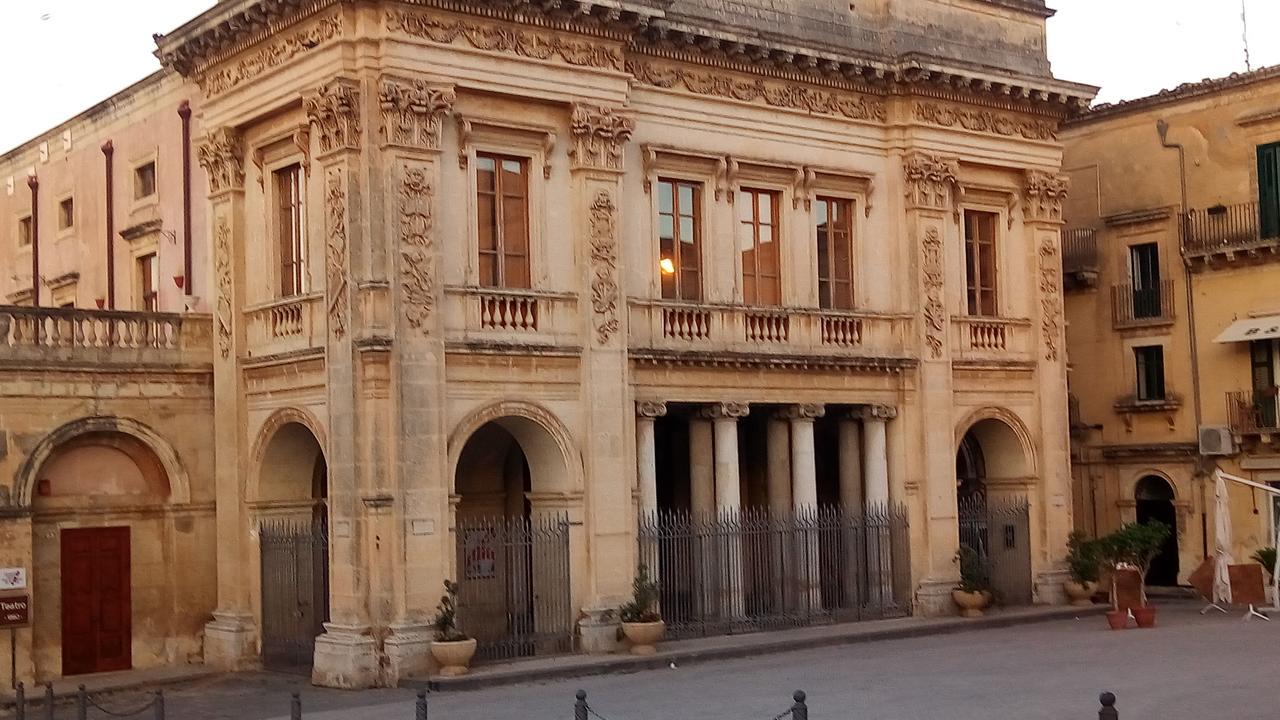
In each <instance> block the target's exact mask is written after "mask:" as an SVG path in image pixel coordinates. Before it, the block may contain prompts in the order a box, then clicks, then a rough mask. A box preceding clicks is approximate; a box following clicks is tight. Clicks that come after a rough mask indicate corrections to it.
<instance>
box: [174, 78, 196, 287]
mask: <svg viewBox="0 0 1280 720" xmlns="http://www.w3.org/2000/svg"><path fill="white" fill-rule="evenodd" d="M178 117H180V118H182V277H183V283H182V294H183V295H185V296H186V297H191V286H192V285H194V284H195V280H194V278H193V277H192V275H191V103H189V102H187V101H186V100H183V101H182V102H181V103H180V104H179V105H178Z"/></svg>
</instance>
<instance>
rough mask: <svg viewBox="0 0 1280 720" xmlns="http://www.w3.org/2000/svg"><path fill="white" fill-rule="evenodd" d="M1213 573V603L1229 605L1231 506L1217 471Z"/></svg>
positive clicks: (1224, 483) (1223, 478)
mask: <svg viewBox="0 0 1280 720" xmlns="http://www.w3.org/2000/svg"><path fill="white" fill-rule="evenodd" d="M1213 500H1214V503H1213V528H1214V534H1215V538H1214V544H1213V545H1214V571H1213V602H1214V604H1216V605H1230V604H1231V580H1230V579H1229V577H1228V575H1227V573H1228V572H1229V571H1230V568H1231V505H1230V502H1229V501H1228V497H1227V479H1226V478H1225V477H1223V476H1222V471H1221V470H1219V471H1217V477H1216V480H1215V482H1214V487H1213Z"/></svg>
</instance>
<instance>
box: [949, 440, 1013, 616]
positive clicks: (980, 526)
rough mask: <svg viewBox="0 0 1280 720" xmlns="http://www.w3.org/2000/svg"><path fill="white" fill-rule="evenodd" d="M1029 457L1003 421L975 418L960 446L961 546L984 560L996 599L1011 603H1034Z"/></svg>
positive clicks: (958, 511)
mask: <svg viewBox="0 0 1280 720" xmlns="http://www.w3.org/2000/svg"><path fill="white" fill-rule="evenodd" d="M1029 475H1030V461H1029V460H1028V458H1027V454H1026V451H1025V450H1024V449H1023V445H1022V441H1021V440H1020V439H1019V437H1018V434H1017V433H1016V432H1015V431H1014V429H1013V428H1012V427H1011V426H1010V425H1009V424H1008V423H1006V422H1005V421H1004V420H1001V419H999V418H995V417H988V418H984V419H981V420H978V421H977V422H975V423H974V424H973V425H972V426H970V427H969V429H968V430H967V431H966V432H965V434H964V435H963V436H962V437H961V438H960V442H959V445H958V447H957V448H956V507H957V525H958V534H959V538H958V540H959V545H960V547H961V548H966V547H967V548H970V549H972V550H973V551H974V552H976V553H977V554H978V556H979V557H980V558H981V560H982V563H983V567H984V569H985V570H986V572H987V573H988V574H989V579H990V582H991V585H992V588H993V589H994V590H995V592H996V595H997V598H998V599H999V600H1000V602H1002V603H1004V604H1006V605H1026V604H1029V603H1030V602H1031V598H1032V593H1031V589H1032V582H1031V533H1030V505H1029V503H1028V501H1027V497H1026V495H1025V490H1024V487H1025V481H1026V478H1027V477H1028V476H1029Z"/></svg>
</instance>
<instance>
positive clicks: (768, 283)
mask: <svg viewBox="0 0 1280 720" xmlns="http://www.w3.org/2000/svg"><path fill="white" fill-rule="evenodd" d="M780 197H781V195H780V193H778V192H777V191H774V190H757V189H754V188H743V189H742V190H741V192H739V194H738V199H737V203H736V205H737V206H738V252H739V253H740V254H741V256H742V301H743V302H744V303H746V304H747V305H781V304H782V272H781V268H780V265H781V253H780V252H779V249H778V243H779V237H778V205H779V202H778V200H779V198H780Z"/></svg>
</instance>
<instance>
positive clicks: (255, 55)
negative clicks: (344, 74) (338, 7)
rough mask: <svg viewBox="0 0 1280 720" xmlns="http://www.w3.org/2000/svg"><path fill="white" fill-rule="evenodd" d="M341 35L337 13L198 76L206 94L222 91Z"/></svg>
mask: <svg viewBox="0 0 1280 720" xmlns="http://www.w3.org/2000/svg"><path fill="white" fill-rule="evenodd" d="M340 35H342V16H341V15H339V14H337V13H334V14H333V15H330V16H328V17H325V18H322V19H320V20H319V21H317V22H315V23H313V24H311V25H308V26H306V27H303V28H300V29H298V30H294V31H292V32H287V33H283V34H282V35H281V36H279V37H277V38H276V39H275V40H272V41H271V42H269V43H267V44H266V45H264V46H263V47H261V48H259V49H258V50H255V51H254V52H252V53H250V54H248V55H245V56H244V57H242V58H240V59H239V60H236V61H234V62H231V63H229V64H227V65H225V66H223V67H220V68H217V69H216V70H210V71H207V72H204V73H202V74H200V75H198V76H197V78H196V82H197V83H198V84H199V85H200V89H201V90H203V91H204V95H205V97H209V98H211V97H214V96H217V95H221V94H223V93H225V92H227V91H228V90H231V89H232V88H234V87H236V86H237V85H239V84H240V83H243V82H245V81H246V80H252V79H253V78H255V77H257V76H259V75H261V74H262V73H264V72H266V71H267V70H270V69H272V68H275V67H279V66H281V65H283V64H285V63H287V62H289V61H290V60H292V59H294V58H295V57H297V56H298V55H301V54H302V53H304V52H306V51H308V50H311V49H312V48H314V47H316V46H318V45H320V44H321V43H324V42H327V41H329V40H332V39H333V38H335V37H338V36H340Z"/></svg>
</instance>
